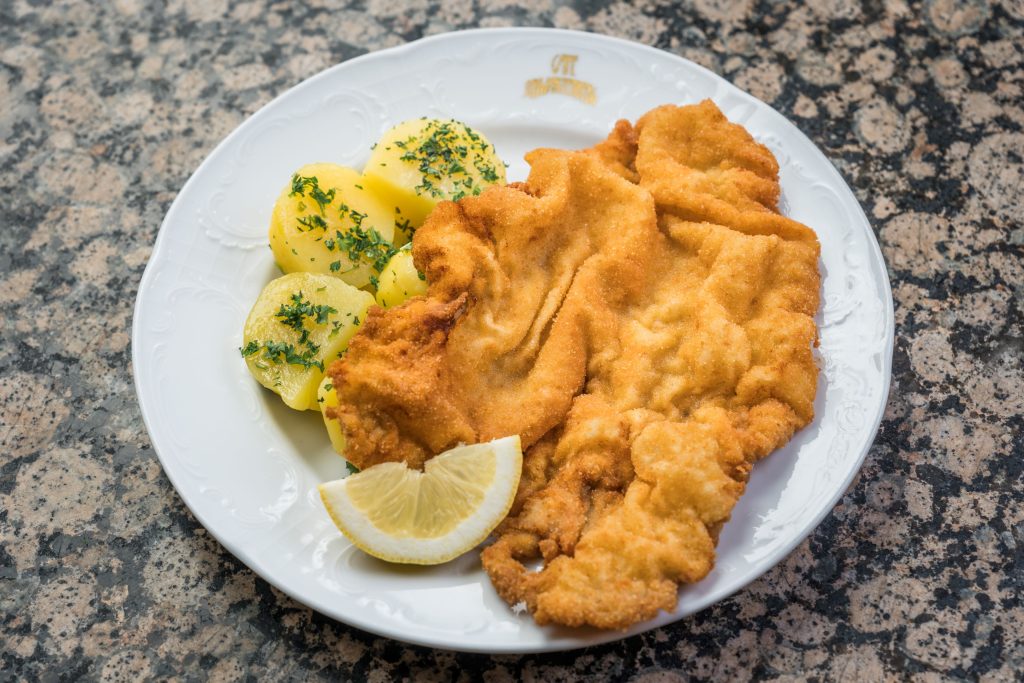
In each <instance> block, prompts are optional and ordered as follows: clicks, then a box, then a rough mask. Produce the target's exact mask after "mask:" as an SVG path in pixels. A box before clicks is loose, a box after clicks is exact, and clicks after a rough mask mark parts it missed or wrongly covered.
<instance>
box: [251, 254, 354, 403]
mask: <svg viewBox="0 0 1024 683" xmlns="http://www.w3.org/2000/svg"><path fill="white" fill-rule="evenodd" d="M372 304H373V296H372V295H371V294H369V293H368V292H363V291H361V290H358V289H356V288H355V287H353V286H351V285H348V284H346V283H345V282H343V281H341V280H339V279H338V278H336V277H332V276H330V275H322V274H317V273H291V274H288V275H284V276H283V277H279V278H277V279H276V280H273V281H271V282H270V284H268V285H267V286H266V287H264V288H263V291H262V292H261V293H260V295H259V297H258V298H257V299H256V303H255V304H254V305H253V307H252V311H250V312H249V317H248V318H247V319H246V321H245V328H244V331H243V334H242V344H243V346H242V349H241V351H242V356H243V357H244V358H245V362H246V365H248V366H249V372H251V373H252V376H253V377H255V378H256V381H258V382H259V383H260V384H262V385H263V386H265V387H267V388H268V389H270V390H271V391H273V392H275V393H277V394H280V395H281V398H282V399H283V400H284V402H285V404H287V405H288V406H289V407H290V408H294V409H296V410H307V409H310V408H312V409H316V408H317V401H316V398H317V396H316V393H317V387H318V386H319V385H320V382H321V380H322V379H323V377H324V370H325V369H326V367H327V366H328V365H330V364H331V363H332V362H334V360H335V359H336V358H338V357H340V356H341V355H342V353H343V352H344V350H345V349H346V348H347V347H348V341H349V339H351V338H352V335H354V334H355V333H356V332H357V331H358V330H359V325H360V324H361V323H362V321H363V320H365V319H366V311H367V309H368V308H369V307H370V306H371V305H372Z"/></svg>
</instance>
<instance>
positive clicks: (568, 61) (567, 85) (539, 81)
mask: <svg viewBox="0 0 1024 683" xmlns="http://www.w3.org/2000/svg"><path fill="white" fill-rule="evenodd" d="M578 59H579V56H578V55H565V54H562V55H555V56H554V57H552V58H551V73H552V74H554V75H553V76H548V77H547V78H531V79H530V80H528V81H526V96H527V97H541V96H542V95H550V94H552V93H557V94H559V95H568V96H569V97H575V98H576V99H577V100H579V101H580V102H583V103H585V104H596V103H597V90H596V89H595V88H594V86H593V85H592V84H590V83H587V82H586V81H581V80H578V79H577V78H575V76H576V61H577V60H578Z"/></svg>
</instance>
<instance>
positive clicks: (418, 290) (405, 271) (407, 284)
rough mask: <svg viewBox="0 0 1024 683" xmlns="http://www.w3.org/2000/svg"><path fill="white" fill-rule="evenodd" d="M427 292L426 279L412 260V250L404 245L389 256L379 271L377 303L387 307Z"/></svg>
mask: <svg viewBox="0 0 1024 683" xmlns="http://www.w3.org/2000/svg"><path fill="white" fill-rule="evenodd" d="M426 293H427V281H426V279H424V278H423V276H422V275H421V274H420V272H419V271H418V270H416V266H415V265H414V264H413V262H412V252H411V251H410V250H409V249H408V248H407V247H406V248H403V249H400V250H399V251H398V253H397V254H395V255H394V256H392V257H391V260H390V261H388V265H386V266H384V270H382V271H381V273H380V279H379V282H378V284H377V304H378V305H380V306H383V307H385V308H387V307H388V306H397V305H398V304H400V303H402V302H403V301H405V300H406V299H411V298H412V297H414V296H421V295H423V294H426Z"/></svg>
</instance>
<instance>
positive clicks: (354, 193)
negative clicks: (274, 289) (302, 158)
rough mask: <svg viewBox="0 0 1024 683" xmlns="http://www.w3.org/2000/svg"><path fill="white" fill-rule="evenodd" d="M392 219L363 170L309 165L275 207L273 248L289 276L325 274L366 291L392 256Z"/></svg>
mask: <svg viewBox="0 0 1024 683" xmlns="http://www.w3.org/2000/svg"><path fill="white" fill-rule="evenodd" d="M388 202H390V200H388ZM393 216H394V208H393V207H392V206H391V205H390V203H384V202H382V201H381V200H380V199H379V198H378V197H376V196H375V194H374V193H373V192H372V191H371V190H370V189H369V188H368V187H367V186H366V183H365V179H363V178H362V176H360V174H359V173H358V172H356V171H354V170H352V169H351V168H346V167H345V166H339V165H337V164H308V165H306V166H303V167H302V168H300V169H299V170H298V171H297V172H296V173H295V174H294V175H292V179H291V182H290V183H289V185H288V187H286V188H285V189H284V191H282V192H281V196H280V197H278V199H277V204H275V205H274V211H273V214H272V216H271V219H270V235H269V236H270V248H271V250H273V252H274V258H275V259H276V260H277V264H278V265H279V266H280V267H281V270H283V271H284V272H286V273H298V272H308V273H323V274H325V275H333V276H336V277H339V278H341V279H342V280H344V281H345V282H347V283H349V284H350V285H354V286H356V287H363V286H365V285H366V284H367V283H368V282H369V281H370V276H371V275H375V274H376V273H377V272H379V271H380V269H381V268H383V267H384V263H386V261H387V256H388V255H390V252H391V240H392V239H393V238H394V231H395V221H394V217H393Z"/></svg>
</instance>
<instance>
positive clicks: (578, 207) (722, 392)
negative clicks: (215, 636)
mask: <svg viewBox="0 0 1024 683" xmlns="http://www.w3.org/2000/svg"><path fill="white" fill-rule="evenodd" d="M527 160H528V161H529V162H530V165H531V172H530V176H529V178H528V180H527V181H526V183H523V184H517V185H514V186H509V187H505V188H496V189H492V190H489V191H487V192H485V193H484V194H483V195H481V196H480V197H477V198H471V199H465V200H462V201H461V202H460V203H459V204H458V205H455V204H445V205H442V206H440V207H438V209H437V210H436V211H435V212H434V214H433V215H432V216H431V217H430V219H429V220H428V222H427V224H426V225H425V226H424V227H423V228H421V229H420V231H419V232H417V234H416V237H415V239H414V245H413V253H414V258H415V260H416V264H417V266H418V267H419V268H420V269H421V270H423V271H424V272H425V273H426V275H427V279H428V281H429V282H430V289H429V292H428V295H427V297H426V298H425V299H421V300H417V301H412V302H409V303H407V304H406V305H404V306H401V307H398V308H396V309H388V310H386V311H381V310H376V311H374V313H372V314H371V316H370V319H369V321H368V322H367V328H366V329H365V330H363V331H362V332H361V333H360V334H359V335H357V337H356V339H355V340H354V341H353V343H352V345H351V346H350V349H349V352H348V355H347V357H346V358H345V359H344V360H343V361H341V362H339V363H337V364H336V365H335V366H334V367H333V368H332V369H331V374H332V376H333V377H334V379H335V385H336V386H337V387H338V394H339V399H340V401H341V404H342V405H341V406H340V407H339V409H338V411H337V412H338V415H339V417H340V418H341V420H342V424H343V426H344V428H345V433H346V438H347V439H348V440H349V452H350V454H351V455H350V458H351V459H353V461H354V462H355V463H356V464H357V465H359V466H361V467H362V466H369V465H371V464H373V463H375V462H380V461H383V460H396V459H401V460H406V461H407V462H410V463H412V464H417V465H418V464H421V463H422V462H423V460H424V459H425V458H428V457H430V455H432V454H433V453H436V452H440V451H441V450H443V449H445V448H448V447H450V446H453V445H455V443H457V442H458V441H484V440H488V439H492V438H496V437H500V436H505V435H508V434H514V433H518V434H520V435H521V437H522V441H523V445H524V447H528V450H527V453H526V459H525V462H524V472H523V479H522V481H521V484H520V489H519V493H518V495H517V498H516V501H515V504H514V506H513V512H512V514H511V516H510V517H509V518H508V519H506V520H505V522H503V524H502V526H501V527H499V530H498V533H497V540H496V541H495V542H494V543H493V544H492V545H491V546H489V547H487V548H486V549H485V550H484V552H483V563H484V567H485V569H486V570H487V572H488V574H489V575H490V576H491V579H492V581H493V582H494V585H495V587H496V589H497V590H498V592H499V594H500V595H501V596H502V597H503V598H504V599H505V600H507V601H508V602H509V603H513V604H514V603H517V602H520V601H522V602H525V603H526V605H527V606H528V607H529V609H530V611H531V612H532V613H533V615H534V617H535V619H536V620H537V621H538V623H559V624H566V625H570V626H579V625H584V624H589V625H593V626H598V627H602V628H625V627H627V626H629V625H631V624H633V623H636V622H638V621H642V620H645V619H648V618H651V617H653V616H654V615H655V614H656V613H657V612H658V610H662V609H664V610H671V609H673V608H674V606H675V604H676V600H677V590H678V586H679V584H681V583H687V582H693V581H697V580H699V579H700V578H702V577H703V576H705V575H706V574H707V573H708V572H709V571H710V570H711V567H712V566H713V563H714V547H715V542H716V540H717V536H718V531H719V530H720V529H721V527H722V525H723V524H724V523H725V522H726V521H727V520H728V519H729V515H730V513H731V511H732V508H733V506H734V505H735V503H736V501H737V500H738V498H739V496H740V495H741V494H742V493H743V490H744V487H745V485H746V481H747V477H748V475H749V473H750V469H751V466H752V464H753V463H754V462H755V461H756V460H757V459H759V458H761V457H764V456H765V455H767V454H768V453H770V452H771V451H772V450H774V449H776V448H778V447H779V446H781V445H783V444H784V443H786V441H787V440H789V439H790V438H791V437H792V435H793V433H794V432H795V431H796V430H797V429H799V428H801V427H803V426H804V425H806V424H807V423H809V422H810V420H811V419H812V418H813V401H814V395H815V386H816V379H817V368H816V366H815V364H814V360H813V356H812V352H811V347H812V345H813V344H814V342H815V340H816V328H815V325H814V321H813V315H814V313H815V311H816V310H817V307H818V296H819V294H818V290H819V274H818V268H817V259H818V242H817V239H816V237H815V235H814V233H813V231H811V230H810V229H809V228H807V227H806V226H803V225H801V224H799V223H797V222H795V221H792V220H790V219H788V218H785V217H783V216H781V215H780V214H779V213H778V210H777V203H778V198H779V184H778V165H777V163H776V161H775V159H774V157H773V156H772V154H771V152H770V151H769V150H768V149H767V148H765V147H764V146H763V145H760V144H758V143H757V142H755V141H754V140H753V139H752V138H751V137H750V135H749V134H748V133H747V132H746V131H745V130H744V129H743V128H741V127H740V126H736V125H733V124H731V123H729V122H728V121H727V120H726V119H725V117H724V116H723V115H722V114H721V112H720V111H719V110H718V108H717V107H715V105H714V104H713V103H711V102H710V101H705V102H703V103H701V104H699V105H694V106H689V107H674V106H666V107H660V108H658V109H655V110H652V111H651V112H649V113H648V114H646V115H645V116H644V117H642V118H641V119H640V121H639V122H638V123H637V125H636V126H635V127H633V126H632V125H630V124H629V123H628V122H619V123H618V124H617V125H616V128H615V130H614V131H613V132H612V134H611V135H610V136H609V138H608V140H606V141H604V142H603V143H601V144H599V145H597V146H596V147H594V148H592V149H590V150H587V151H583V152H566V151H559V150H536V151H534V152H532V153H531V154H530V155H528V157H527ZM417 321H420V322H419V324H417ZM536 558H542V560H543V564H544V566H543V568H542V569H541V570H540V571H530V570H529V569H527V567H526V564H525V563H526V562H527V561H529V560H532V559H536Z"/></svg>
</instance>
